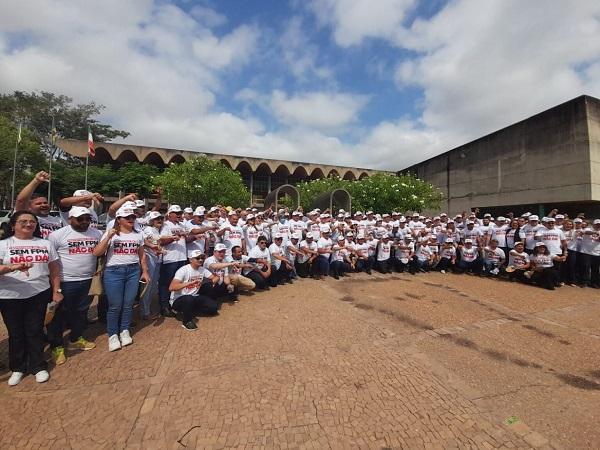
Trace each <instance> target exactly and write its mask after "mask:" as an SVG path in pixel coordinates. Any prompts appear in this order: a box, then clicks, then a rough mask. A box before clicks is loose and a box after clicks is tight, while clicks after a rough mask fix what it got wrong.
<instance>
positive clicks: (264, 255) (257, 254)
mask: <svg viewBox="0 0 600 450" xmlns="http://www.w3.org/2000/svg"><path fill="white" fill-rule="evenodd" d="M248 258H254V259H264V260H267V261H270V260H271V254H270V253H269V249H268V248H267V247H265V249H264V250H261V248H260V247H259V246H258V245H257V246H256V247H252V250H250V252H249V253H248ZM264 266H265V265H264V264H258V263H256V268H257V269H258V270H262V269H263V267H264ZM251 271H252V269H244V275H246V274H248V273H250V272H251Z"/></svg>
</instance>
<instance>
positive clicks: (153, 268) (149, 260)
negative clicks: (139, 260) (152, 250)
mask: <svg viewBox="0 0 600 450" xmlns="http://www.w3.org/2000/svg"><path fill="white" fill-rule="evenodd" d="M146 265H147V266H148V275H149V276H150V281H149V283H148V287H147V288H146V292H144V296H143V297H142V299H141V300H142V308H143V312H144V315H145V316H149V315H150V304H151V303H152V297H154V294H156V293H157V292H158V278H159V276H160V266H161V262H160V260H159V259H158V258H157V257H156V256H152V255H148V253H146Z"/></svg>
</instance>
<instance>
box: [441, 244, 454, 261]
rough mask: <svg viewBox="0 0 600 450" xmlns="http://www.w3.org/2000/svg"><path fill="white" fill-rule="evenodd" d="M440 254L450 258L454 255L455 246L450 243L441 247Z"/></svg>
mask: <svg viewBox="0 0 600 450" xmlns="http://www.w3.org/2000/svg"><path fill="white" fill-rule="evenodd" d="M440 255H441V256H442V258H445V259H452V258H454V257H455V256H456V247H454V245H451V246H450V247H442V249H441V250H440Z"/></svg>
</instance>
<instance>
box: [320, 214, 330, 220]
mask: <svg viewBox="0 0 600 450" xmlns="http://www.w3.org/2000/svg"><path fill="white" fill-rule="evenodd" d="M321 217H322V218H323V219H327V218H328V217H329V214H327V213H324V214H321Z"/></svg>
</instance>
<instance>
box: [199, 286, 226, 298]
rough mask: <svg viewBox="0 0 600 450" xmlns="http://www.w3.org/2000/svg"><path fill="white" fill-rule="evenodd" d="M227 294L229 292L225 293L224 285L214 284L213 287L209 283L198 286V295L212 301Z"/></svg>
mask: <svg viewBox="0 0 600 450" xmlns="http://www.w3.org/2000/svg"><path fill="white" fill-rule="evenodd" d="M228 294H229V292H227V286H226V285H225V283H221V284H215V285H214V286H213V284H212V283H210V282H209V283H203V284H202V286H200V295H203V296H205V297H209V298H212V299H213V300H217V299H218V298H219V297H224V296H226V295H228Z"/></svg>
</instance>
